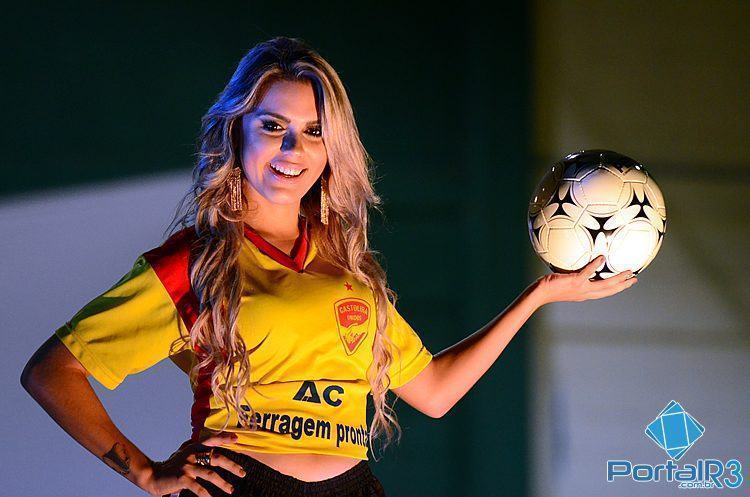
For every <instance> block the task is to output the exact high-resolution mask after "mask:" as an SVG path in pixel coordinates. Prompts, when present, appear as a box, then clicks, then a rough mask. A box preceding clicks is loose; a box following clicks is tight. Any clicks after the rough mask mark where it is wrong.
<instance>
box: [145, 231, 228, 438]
mask: <svg viewBox="0 0 750 497" xmlns="http://www.w3.org/2000/svg"><path fill="white" fill-rule="evenodd" d="M195 240H196V234H195V229H194V227H193V226H190V227H187V228H184V229H182V230H180V231H178V232H177V233H175V234H174V235H172V236H171V237H169V239H167V241H166V242H164V243H163V244H162V245H161V246H160V247H157V248H155V249H152V250H149V251H148V252H146V253H145V254H143V255H144V257H145V258H146V260H147V261H148V263H149V264H150V265H151V267H152V268H153V270H154V272H155V273H156V275H157V276H158V277H159V280H161V282H162V284H163V285H164V288H166V290H167V293H169V296H170V297H171V298H172V301H173V302H174V305H175V307H176V308H177V312H178V313H179V315H180V317H181V318H182V321H183V322H184V323H185V326H187V328H188V330H191V329H192V328H193V325H194V324H195V321H196V319H197V318H198V314H199V309H200V306H199V303H198V298H197V297H196V295H195V292H193V289H192V287H191V285H190V265H191V262H192V259H191V248H192V245H193V242H194V241H195ZM195 352H196V355H197V356H198V357H200V356H201V355H202V353H203V350H202V349H201V348H200V346H196V349H195ZM214 367H215V364H214V362H213V361H212V362H211V363H210V364H209V365H208V366H204V367H202V368H201V369H200V371H199V372H198V382H197V385H196V388H195V390H194V392H193V407H192V409H191V413H190V420H191V424H192V427H193V432H192V437H191V439H192V440H193V441H196V442H197V441H198V436H199V434H200V431H201V429H202V428H203V426H204V425H205V422H206V418H207V417H208V415H209V413H210V409H211V408H210V403H209V399H210V397H211V393H212V391H211V373H212V372H213V369H214Z"/></svg>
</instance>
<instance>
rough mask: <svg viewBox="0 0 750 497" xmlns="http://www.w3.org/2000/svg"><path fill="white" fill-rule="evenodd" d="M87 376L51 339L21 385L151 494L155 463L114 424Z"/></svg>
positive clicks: (33, 358) (59, 421)
mask: <svg viewBox="0 0 750 497" xmlns="http://www.w3.org/2000/svg"><path fill="white" fill-rule="evenodd" d="M88 376H89V373H88V371H86V369H85V368H84V367H83V366H82V365H81V363H80V362H79V361H78V359H76V358H75V356H73V354H71V353H70V351H69V350H68V349H67V348H66V347H65V345H63V344H62V342H61V341H60V340H59V339H58V338H57V337H56V336H55V335H52V336H51V337H50V338H49V339H48V340H47V341H46V342H45V343H44V344H42V346H41V347H39V350H37V351H36V352H35V353H34V355H33V356H31V359H29V361H28V363H27V364H26V367H25V368H24V370H23V373H22V374H21V385H23V387H24V388H25V389H26V391H27V392H29V395H31V396H32V397H33V398H34V400H36V401H37V402H38V403H39V405H40V406H42V409H44V410H45V411H47V414H49V415H50V417H52V419H54V420H55V422H56V423H57V424H58V425H60V427H61V428H62V429H63V430H65V431H66V432H67V433H68V435H70V436H71V437H73V438H74V439H75V440H76V441H77V442H78V443H79V444H81V445H82V446H83V447H84V448H86V449H87V450H88V451H89V452H91V453H92V454H94V455H95V456H96V457H98V458H99V459H101V460H102V461H104V463H105V464H107V465H108V466H109V467H110V468H112V469H113V470H115V471H117V472H118V473H120V474H121V475H122V476H124V477H125V478H127V479H128V480H130V481H131V482H133V483H134V484H135V485H137V486H138V487H139V488H141V489H143V490H145V491H147V492H148V491H149V489H148V488H147V484H148V481H149V480H150V477H151V472H152V468H153V466H152V464H153V461H151V460H150V459H149V458H148V457H147V456H146V455H145V454H144V453H143V452H141V451H140V449H138V447H136V446H135V445H134V444H133V443H132V442H131V441H130V440H128V439H127V437H125V435H123V434H122V433H121V432H120V430H119V429H118V428H117V427H116V426H115V424H114V423H113V422H112V420H111V419H110V417H109V415H108V414H107V411H106V410H105V409H104V406H103V405H102V403H101V401H100V400H99V397H97V395H96V393H95V392H94V389H93V388H92V387H91V385H90V384H89V381H88V379H87V377H88Z"/></svg>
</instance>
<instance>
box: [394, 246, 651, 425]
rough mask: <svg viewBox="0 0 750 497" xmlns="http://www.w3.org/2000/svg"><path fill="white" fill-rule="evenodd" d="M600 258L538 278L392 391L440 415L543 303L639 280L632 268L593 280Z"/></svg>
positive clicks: (605, 292)
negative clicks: (496, 314) (564, 272)
mask: <svg viewBox="0 0 750 497" xmlns="http://www.w3.org/2000/svg"><path fill="white" fill-rule="evenodd" d="M601 262H602V260H601V259H594V260H593V261H592V262H591V263H589V264H588V265H587V266H585V267H584V268H583V269H581V270H580V271H578V272H576V273H569V274H557V273H552V274H547V275H545V276H542V277H540V278H539V279H537V280H536V281H535V282H534V283H532V284H531V285H529V286H528V287H527V288H526V289H525V290H524V291H523V292H522V293H521V295H519V296H518V297H517V298H516V299H515V300H514V301H513V302H512V303H511V304H510V305H509V306H508V307H507V308H506V309H505V310H504V311H503V312H501V313H500V314H499V315H498V316H496V317H495V318H494V319H492V321H490V322H489V323H488V324H486V325H485V326H483V327H482V328H481V329H480V330H478V331H477V332H475V333H473V334H471V335H470V336H468V337H466V338H465V339H463V340H461V341H460V342H458V343H456V344H455V345H452V346H450V347H448V348H447V349H445V350H442V351H441V352H439V353H437V354H435V355H434V356H433V359H432V361H431V362H430V364H429V365H428V366H427V367H426V368H425V369H424V370H423V371H421V372H420V373H419V374H418V375H417V376H416V377H414V379H412V380H411V381H410V382H409V383H407V384H405V385H403V386H401V387H399V388H396V389H393V392H394V393H395V394H396V395H398V396H399V397H400V398H402V399H403V400H404V401H405V402H406V403H407V404H409V405H411V406H412V407H414V408H415V409H417V410H418V411H421V412H423V413H425V414H427V415H429V416H430V417H434V418H439V417H442V416H443V415H445V413H447V412H448V411H450V409H451V408H452V407H453V406H454V405H455V404H456V403H457V402H458V401H459V400H461V398H462V397H463V396H464V395H465V394H466V392H468V391H469V390H470V389H471V387H473V386H474V384H475V383H476V382H477V381H479V378H481V377H482V376H483V375H484V374H485V373H486V372H487V370H488V369H489V368H490V366H492V364H494V362H495V361H496V360H497V358H498V357H499V356H500V354H501V353H502V352H503V350H504V349H505V347H506V346H507V345H508V343H510V341H511V340H512V339H513V337H514V336H515V335H516V333H518V330H520V329H521V327H522V326H523V325H524V323H526V321H527V320H528V319H529V317H531V315H532V314H533V313H534V312H535V311H536V310H537V309H539V308H540V307H542V306H543V305H544V304H547V303H550V302H563V301H568V302H581V301H583V300H589V299H598V298H602V297H607V296H610V295H614V294H615V293H618V292H620V291H622V290H624V289H626V288H629V287H630V286H632V285H633V284H634V283H635V282H636V281H638V279H637V278H635V277H632V273H631V272H630V271H623V272H621V273H619V274H617V275H615V276H612V277H610V278H608V279H606V280H600V281H591V280H589V278H590V277H591V276H592V273H593V272H594V270H595V269H596V267H597V266H598V265H600V264H601Z"/></svg>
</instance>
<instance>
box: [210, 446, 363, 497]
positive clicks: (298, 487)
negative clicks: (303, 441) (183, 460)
mask: <svg viewBox="0 0 750 497" xmlns="http://www.w3.org/2000/svg"><path fill="white" fill-rule="evenodd" d="M214 450H215V451H216V452H220V453H222V454H224V455H225V456H227V457H228V458H229V459H231V460H232V461H234V462H236V463H237V464H240V465H241V466H242V467H243V468H245V471H247V476H246V477H245V478H247V479H248V480H249V481H250V482H254V483H257V484H259V485H261V486H262V487H263V488H268V489H272V490H276V491H279V492H289V491H290V490H291V491H293V495H302V494H304V495H322V494H325V495H326V496H331V497H333V496H338V495H341V496H344V495H351V494H352V493H353V491H354V490H356V489H358V488H361V487H362V485H364V484H366V483H368V482H370V481H371V479H372V478H374V475H373V473H372V471H371V468H370V465H369V464H368V462H367V461H365V460H362V461H360V462H359V463H358V464H357V465H355V466H354V467H352V468H350V469H348V470H347V471H345V472H343V473H341V474H340V475H337V476H334V477H332V478H328V479H325V480H320V481H304V480H300V479H298V478H295V477H294V476H290V475H285V474H284V473H281V472H280V471H277V470H275V469H273V468H272V467H270V466H268V465H266V464H264V463H262V462H260V461H258V460H257V459H253V458H252V457H250V456H249V455H247V454H243V453H241V452H235V451H233V450H228V449H224V448H223V447H216V448H215V449H214ZM251 484H252V483H251Z"/></svg>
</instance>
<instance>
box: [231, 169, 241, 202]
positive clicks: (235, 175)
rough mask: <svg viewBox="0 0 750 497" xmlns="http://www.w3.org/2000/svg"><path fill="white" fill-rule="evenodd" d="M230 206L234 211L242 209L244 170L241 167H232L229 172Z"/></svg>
mask: <svg viewBox="0 0 750 497" xmlns="http://www.w3.org/2000/svg"><path fill="white" fill-rule="evenodd" d="M229 208H230V209H232V212H240V211H241V210H242V171H241V170H240V168H239V167H234V168H232V172H231V173H230V174H229Z"/></svg>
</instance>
